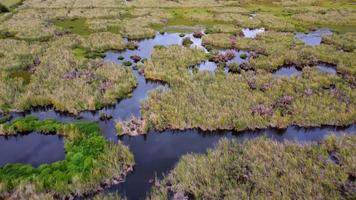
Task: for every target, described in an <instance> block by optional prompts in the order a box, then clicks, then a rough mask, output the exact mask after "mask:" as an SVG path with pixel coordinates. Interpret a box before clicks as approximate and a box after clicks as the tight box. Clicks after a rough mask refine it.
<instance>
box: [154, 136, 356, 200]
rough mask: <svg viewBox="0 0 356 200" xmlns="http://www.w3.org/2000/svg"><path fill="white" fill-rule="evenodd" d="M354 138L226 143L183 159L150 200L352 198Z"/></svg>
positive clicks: (228, 141) (261, 139) (158, 186)
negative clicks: (179, 198)
mask: <svg viewBox="0 0 356 200" xmlns="http://www.w3.org/2000/svg"><path fill="white" fill-rule="evenodd" d="M355 139H356V137H355V136H343V137H341V138H337V137H335V136H330V137H328V138H326V139H325V140H323V141H322V142H321V143H319V144H306V145H301V144H295V143H291V142H283V143H279V142H276V141H272V140H270V139H266V138H259V139H255V140H249V141H245V142H242V143H239V142H237V141H234V140H232V141H231V140H227V139H223V140H221V141H220V142H219V144H218V145H217V146H216V148H215V149H210V150H208V152H207V154H206V155H200V154H188V155H185V156H183V157H182V158H181V159H180V161H179V162H178V164H177V165H176V166H175V168H174V169H173V170H172V171H171V172H170V173H169V174H168V175H167V176H166V177H165V178H164V179H163V181H160V182H159V183H157V184H155V185H156V186H155V187H154V188H153V190H152V192H151V194H150V196H149V197H148V198H147V199H167V198H168V197H169V196H170V195H171V194H172V193H173V194H177V193H182V194H183V195H184V196H190V197H193V198H195V199H261V198H262V199H263V198H268V199H284V198H287V199H289V198H292V197H295V198H303V199H315V198H322V199H352V198H354V197H355V193H354V191H352V189H346V188H347V185H349V184H351V185H352V184H354V182H352V181H353V180H352V179H354V170H355V168H354V163H353V162H354V161H355V159H356V158H355V153H356V152H355V148H354V146H353V145H354V144H355V142H356V140H355ZM331 156H334V158H336V159H337V160H338V162H339V163H341V164H337V163H335V162H334V161H333V160H332V159H331V158H330V157H331ZM168 191H171V192H168Z"/></svg>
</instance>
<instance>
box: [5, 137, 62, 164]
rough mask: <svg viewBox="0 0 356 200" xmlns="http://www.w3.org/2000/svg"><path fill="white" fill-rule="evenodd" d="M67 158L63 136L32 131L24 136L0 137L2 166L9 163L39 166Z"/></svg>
mask: <svg viewBox="0 0 356 200" xmlns="http://www.w3.org/2000/svg"><path fill="white" fill-rule="evenodd" d="M64 158H65V150H64V142H63V137H61V136H58V135H42V134H38V133H31V134H29V135H24V136H8V137H5V136H1V137H0V167H1V166H4V165H5V164H8V163H12V164H14V163H22V164H30V165H32V166H34V167H37V166H39V165H41V164H44V163H52V162H55V161H59V160H63V159H64Z"/></svg>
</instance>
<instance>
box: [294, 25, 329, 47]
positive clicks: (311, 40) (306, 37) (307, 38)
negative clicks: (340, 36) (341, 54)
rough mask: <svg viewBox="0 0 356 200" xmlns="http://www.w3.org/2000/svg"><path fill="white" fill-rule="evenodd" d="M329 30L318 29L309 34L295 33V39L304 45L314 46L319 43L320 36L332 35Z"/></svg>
mask: <svg viewBox="0 0 356 200" xmlns="http://www.w3.org/2000/svg"><path fill="white" fill-rule="evenodd" d="M332 34H333V33H332V32H331V31H330V29H326V28H323V29H318V30H315V31H312V32H310V33H307V34H305V33H297V34H296V38H298V39H300V40H302V41H303V42H304V43H305V44H307V45H310V46H316V45H319V44H320V43H321V38H322V36H327V35H332Z"/></svg>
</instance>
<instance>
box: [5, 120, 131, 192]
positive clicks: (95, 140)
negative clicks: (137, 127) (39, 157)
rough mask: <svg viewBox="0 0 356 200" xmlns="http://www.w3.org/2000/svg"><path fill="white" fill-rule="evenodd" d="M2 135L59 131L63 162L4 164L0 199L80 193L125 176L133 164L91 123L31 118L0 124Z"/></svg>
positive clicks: (123, 148) (127, 153)
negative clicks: (68, 122) (33, 164)
mask: <svg viewBox="0 0 356 200" xmlns="http://www.w3.org/2000/svg"><path fill="white" fill-rule="evenodd" d="M0 132H1V133H2V134H5V135H13V134H26V133H30V132H39V133H41V134H59V135H63V136H64V144H65V151H66V157H65V159H64V160H63V161H58V162H55V163H52V164H43V165H41V166H39V167H38V168H33V167H32V166H30V165H25V164H7V165H5V166H4V167H1V168H0V186H1V187H0V193H1V195H0V198H5V199H6V198H15V199H18V198H20V199H33V198H34V199H36V198H39V199H41V198H45V197H46V198H49V199H50V198H53V197H56V198H58V197H60V198H61V197H70V196H81V195H85V194H91V193H95V192H96V191H98V190H100V188H101V187H103V185H104V186H105V185H106V186H109V185H110V184H112V183H113V181H120V180H123V179H124V178H125V175H126V173H127V172H128V171H129V170H131V167H132V166H133V164H134V160H133V155H132V154H131V153H130V151H129V150H128V148H127V147H126V146H124V145H122V144H121V143H119V144H114V143H111V142H108V141H106V140H105V138H104V137H103V136H102V135H101V134H100V129H99V127H98V125H97V124H96V123H94V122H77V123H74V124H62V123H58V122H56V121H53V120H44V121H39V120H37V119H36V118H34V117H26V118H22V119H18V120H16V121H14V122H13V123H11V124H6V125H1V131H0Z"/></svg>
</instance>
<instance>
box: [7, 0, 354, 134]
mask: <svg viewBox="0 0 356 200" xmlns="http://www.w3.org/2000/svg"><path fill="white" fill-rule="evenodd" d="M19 2H20V1H18V2H12V4H9V3H8V1H7V3H6V5H5V6H7V7H10V9H7V10H4V11H2V12H1V14H0V23H1V26H0V32H1V39H0V47H1V48H0V64H1V66H0V77H1V80H2V81H1V82H0V93H1V94H2V95H1V96H0V111H1V112H8V111H14V110H16V111H23V110H27V109H31V108H32V107H36V106H46V105H52V106H54V108H55V109H56V110H58V111H63V112H70V113H73V114H78V113H79V112H80V111H84V110H95V109H99V108H101V107H103V106H105V105H110V104H113V103H115V102H116V101H117V99H122V98H125V97H127V96H128V95H130V92H132V90H133V88H134V87H135V85H136V81H135V78H134V76H133V75H132V73H131V71H130V70H128V68H126V67H123V66H120V65H117V64H113V63H109V62H103V60H102V58H100V56H101V54H100V53H101V52H103V51H105V50H109V49H110V50H124V49H125V48H132V47H133V46H134V45H133V44H134V43H132V42H127V41H126V40H125V39H123V38H128V39H131V40H138V39H143V38H149V37H153V36H154V35H155V33H156V31H179V32H184V31H194V30H201V29H205V32H206V33H207V35H205V36H204V37H203V41H204V44H205V45H206V46H207V47H208V49H212V52H213V51H214V49H217V48H235V49H245V50H249V51H252V52H254V54H253V55H254V56H252V57H250V58H249V64H248V65H249V67H247V68H248V69H253V70H255V71H257V72H258V73H257V75H256V77H254V78H253V79H256V80H257V79H264V80H265V82H266V83H267V82H270V83H272V82H274V81H276V82H283V81H281V80H278V81H277V80H274V79H273V78H271V77H270V73H271V72H273V71H274V70H276V69H278V68H280V67H281V66H282V65H290V64H296V65H298V67H299V68H304V67H306V66H314V65H315V64H317V62H326V63H330V64H334V65H335V66H336V69H337V71H338V73H339V76H342V77H343V78H344V79H345V80H347V83H346V82H345V81H343V80H342V79H341V78H340V77H337V78H335V79H337V80H338V81H339V80H340V82H342V85H340V84H339V85H338V86H336V88H334V89H335V90H342V91H343V92H345V93H346V94H345V95H344V96H347V98H346V100H345V99H343V100H341V101H340V102H341V104H340V106H338V108H335V109H334V108H332V109H331V111H330V112H328V111H326V113H327V114H325V116H326V115H327V116H328V117H321V118H320V119H313V120H308V118H317V117H316V115H315V113H316V112H315V111H308V113H304V114H302V115H298V114H297V116H299V117H298V118H300V120H295V119H290V118H291V117H290V116H289V115H292V114H289V115H288V114H287V117H286V116H284V115H286V114H275V113H278V112H279V111H276V110H278V108H277V109H276V108H273V110H274V111H275V112H273V116H278V117H274V118H273V117H272V118H273V119H270V118H271V117H269V115H268V117H267V118H268V120H267V121H269V122H268V123H267V122H260V123H257V125H250V124H249V123H250V122H240V121H239V120H236V119H235V116H237V115H238V114H240V113H249V112H250V110H251V109H252V108H251V106H255V107H256V108H257V107H259V108H258V109H257V110H261V109H262V108H266V109H267V110H270V109H269V107H270V106H273V105H274V103H273V102H276V101H277V100H276V99H277V98H281V97H282V96H285V95H290V94H287V92H284V91H275V90H276V89H273V91H274V92H275V93H278V95H276V94H273V95H272V96H274V97H273V99H268V100H267V98H270V97H271V96H268V95H267V96H265V95H262V96H264V98H265V99H264V100H259V98H260V97H258V96H259V95H260V93H259V92H257V91H253V92H252V94H253V96H254V97H253V101H252V102H253V103H254V104H256V105H250V103H245V102H242V98H240V97H239V96H240V94H239V95H234V96H231V95H230V97H229V98H227V97H226V94H228V93H227V92H226V91H224V90H222V89H220V90H217V92H215V93H216V96H217V97H216V99H215V100H213V98H212V99H209V100H205V98H204V97H200V96H199V92H202V91H204V90H206V89H204V87H206V86H207V85H206V82H204V81H202V80H201V78H199V77H204V76H210V75H206V74H204V73H198V74H196V75H195V76H193V77H189V76H186V75H185V72H184V73H183V75H182V77H178V76H176V74H175V73H177V71H176V70H174V69H173V70H164V71H162V70H160V69H159V68H160V67H161V65H162V66H163V65H165V66H167V69H168V68H170V64H169V61H166V60H164V59H162V60H161V61H160V62H161V63H160V64H158V63H156V64H155V65H151V66H150V62H158V61H157V58H153V60H154V61H148V64H147V66H146V67H145V68H147V69H145V76H146V78H149V79H155V80H161V81H166V82H169V84H170V85H171V86H172V92H171V93H168V94H167V95H166V96H165V97H164V98H163V99H164V101H158V102H154V98H155V97H154V95H153V96H152V98H151V99H150V100H149V101H148V102H149V103H148V104H149V105H150V106H152V108H151V109H150V110H149V111H145V109H144V112H145V117H146V119H147V120H148V121H149V123H147V124H148V125H150V127H152V128H158V129H164V128H190V127H200V128H202V129H226V128H228V129H230V128H236V129H237V130H239V129H243V128H244V127H265V126H267V125H271V126H277V127H284V126H285V124H293V123H296V124H300V125H320V124H335V125H344V124H350V123H353V122H354V120H352V118H355V117H354V112H355V111H354V107H353V105H354V104H353V103H354V98H353V97H354V89H350V88H353V87H354V86H355V66H356V65H355V58H356V56H355V53H354V47H355V42H354V41H355V34H354V33H353V31H354V30H355V5H353V4H352V2H351V1H346V0H345V1H337V2H335V1H327V0H313V1H302V0H300V1H293V2H292V1H286V0H281V1H275V2H272V1H270V0H262V1H258V2H256V1H248V0H240V1H213V0H209V1H191V0H179V1H167V0H160V1H148V0H133V1H119V0H104V1H90V2H89V1H82V0H55V1H38V0H26V1H23V2H21V4H18V3H19ZM16 6H17V7H16ZM23 21H26V23H23ZM261 27H262V28H265V29H266V32H265V33H263V34H260V35H258V36H257V38H244V37H243V35H242V29H243V28H261ZM317 27H326V28H330V29H331V30H333V31H334V34H333V35H332V36H325V37H323V42H322V44H321V45H318V46H315V47H311V46H308V45H306V44H304V43H303V42H301V41H299V40H298V39H296V38H295V37H294V33H295V32H297V31H303V32H308V31H309V30H310V29H313V28H317ZM172 48H173V47H172ZM175 48H177V47H175ZM158 49H159V48H158ZM157 51H158V50H157ZM189 51H190V50H189ZM191 52H194V54H193V55H190V56H193V58H192V60H189V59H188V58H187V59H188V60H185V61H179V62H182V63H180V64H179V66H180V67H179V68H184V69H186V68H187V67H188V66H189V65H194V64H197V63H198V62H200V61H202V60H204V59H206V56H205V55H203V53H201V52H195V51H191ZM160 53H164V51H160V52H158V53H156V54H160ZM185 54H189V53H187V52H185V50H184V48H177V49H175V52H171V53H170V54H168V53H167V54H165V53H164V55H165V56H173V58H174V59H175V60H181V59H182V55H185ZM156 57H157V56H156ZM164 62H167V63H164ZM175 65H176V66H177V65H178V63H175ZM307 71H308V70H307ZM158 73H160V74H158ZM179 73H180V72H179ZM248 74H249V73H248ZM316 74H317V73H314V75H315V76H316V77H315V78H314V79H313V81H310V82H308V84H311V83H312V84H315V85H316V86H315V89H317V90H318V88H320V87H324V85H323V84H321V83H318V81H319V78H318V77H320V78H323V79H324V77H321V75H320V76H319V75H316ZM246 76H249V77H250V76H252V75H230V74H229V75H228V76H226V77H225V76H220V75H211V79H213V80H215V81H216V80H219V84H217V85H216V87H224V85H225V84H232V85H234V84H236V85H238V84H240V83H241V81H242V79H246ZM187 77H189V78H187ZM238 77H240V78H238ZM327 77H328V78H326V79H329V76H327ZM176 78H180V79H181V82H182V83H186V84H182V86H181V87H180V88H178V87H177V85H178V84H176V83H173V82H175V81H178V80H169V79H176ZM235 79H238V81H235ZM249 79H250V78H249ZM266 79H270V80H268V81H267V80H266ZM303 80H304V79H303ZM215 81H212V82H215ZM258 81H262V80H257V82H258ZM284 81H286V82H292V81H296V80H294V79H293V80H284ZM235 82H236V83H235ZM245 82H246V81H245ZM297 82H298V83H300V84H302V83H301V82H302V81H297ZM188 84H192V85H191V86H188ZM332 84H334V83H332ZM198 85H201V86H198ZM277 85H284V86H283V90H289V89H292V88H287V86H286V85H288V84H284V83H279V84H277ZM188 87H190V88H193V90H194V91H193V90H191V92H190V94H189V98H194V99H199V100H198V101H197V102H196V103H195V102H194V101H193V104H192V105H194V106H191V107H189V105H187V103H184V102H189V101H190V100H189V99H188V98H183V97H179V95H178V94H180V95H182V93H185V92H186V91H185V90H187V88H188ZM235 87H236V86H232V88H235ZM281 87H282V86H281ZM303 87H304V86H303ZM332 87H334V86H333V85H332ZM243 88H244V89H245V90H244V91H242V93H245V92H247V89H248V88H246V87H243ZM299 89H301V88H298V90H299ZM303 89H308V88H303ZM189 90H190V89H189ZM239 90H241V89H240V88H239ZM211 91H213V90H210V91H208V92H211ZM236 91H237V90H234V92H236ZM327 91H329V90H325V91H324V90H323V92H327ZM318 92H320V91H318ZM323 92H322V93H323ZM257 93H258V95H257ZM267 93H268V92H267ZM283 93H285V94H283ZM290 93H292V92H291V91H290ZM172 94H174V95H178V98H181V102H182V103H181V105H180V106H179V107H177V104H176V106H175V105H173V104H175V102H172V101H171V102H170V101H168V100H167V99H168V96H169V95H172ZM228 95H229V94H228ZM256 95H257V96H256ZM300 95H301V93H298V91H297V93H295V94H294V95H291V96H293V102H292V104H293V105H292V107H293V106H295V103H296V102H298V101H299V100H298V98H297V97H296V96H300ZM186 96H187V95H186ZM224 96H225V97H226V98H225V97H224ZM241 96H244V97H246V96H245V95H244V94H241ZM277 96H278V97H277ZM311 96H312V97H311V98H313V99H309V100H308V102H307V103H306V104H305V105H306V106H307V107H308V108H309V107H310V108H311V109H316V107H313V106H309V104H313V103H309V102H310V100H315V99H314V98H318V99H321V102H324V103H325V104H324V103H321V106H319V107H317V108H318V110H320V109H326V110H328V109H329V108H331V107H332V105H331V103H339V101H336V100H335V98H334V100H329V99H332V98H331V96H330V95H329V96H327V97H325V95H323V94H321V95H319V94H318V95H316V93H313V95H311ZM315 96H318V97H315ZM165 98H166V99H165ZM209 98H210V97H209ZM341 99H342V98H341ZM155 100H156V99H155ZM207 101H208V102H207ZM229 101H231V104H232V106H233V108H239V109H238V111H236V110H235V109H230V110H229V112H228V113H231V112H236V113H235V114H228V113H224V112H219V114H217V113H215V112H216V110H219V109H220V108H223V110H226V109H228V107H229ZM259 101H261V102H259ZM266 101H268V102H266ZM304 101H306V99H303V103H300V106H299V107H298V108H297V109H294V111H293V112H297V113H298V112H299V111H300V110H299V109H301V106H302V105H304V103H305V102H304ZM344 101H346V102H347V103H344ZM237 103H238V104H241V105H238V106H236V104H237ZM244 104H247V105H244ZM260 104H265V105H260ZM346 104H347V105H348V106H346ZM298 105H299V104H298ZM336 105H338V104H336ZM349 105H350V106H349ZM263 106H264V107H263ZM168 107H170V108H169V109H168V110H170V109H173V110H175V111H174V112H175V113H176V114H178V120H177V121H173V120H172V119H171V118H170V117H169V116H167V114H165V112H168V111H167V110H160V111H158V110H155V109H158V108H160V109H161V108H162V109H163V108H168ZM273 107H274V106H273ZM345 107H347V108H345ZM217 108H219V109H217ZM196 110H198V111H196ZM199 110H200V111H199ZM255 110H256V109H255ZM257 110H256V111H257ZM262 110H263V109H262ZM298 110H299V111H298ZM303 110H305V109H303ZM336 110H337V111H338V112H337V111H336ZM179 112H181V113H179ZM184 112H186V113H188V114H189V115H193V117H190V116H189V115H187V116H184V117H183V118H185V119H182V117H179V116H182V115H184V114H183V113H184ZM149 113H152V115H151V117H148V116H149V115H150V114H149ZM190 113H192V114H190ZM209 113H210V114H209ZM254 113H255V114H256V112H254ZM267 113H271V112H267ZM323 113H324V112H323ZM260 114H261V113H260ZM334 114H337V115H336V116H339V115H340V118H338V119H337V120H336V118H337V117H334V116H335V115H334ZM215 115H217V119H219V120H217V122H214V123H215V124H214V123H213V124H211V125H210V124H208V125H206V124H204V123H205V122H206V123H208V121H211V120H206V119H207V118H209V119H211V118H210V117H211V116H215ZM258 115H259V114H258V113H257V115H256V116H257V118H261V117H259V116H258ZM263 115H265V114H263ZM280 115H283V117H279V116H280ZM293 115H294V114H293ZM163 117H167V118H166V119H164V120H165V122H161V121H162V120H163ZM220 118H223V119H220ZM249 118H251V117H248V118H247V120H246V121H251V122H252V121H254V120H250V119H249ZM262 118H266V117H265V116H263V117H262ZM276 118H278V119H276ZM302 118H307V120H305V121H304V122H301V121H302ZM261 120H262V119H258V120H257V121H261ZM262 121H263V120H262ZM271 121H272V122H271ZM261 124H263V125H261ZM279 124H281V125H279Z"/></svg>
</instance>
